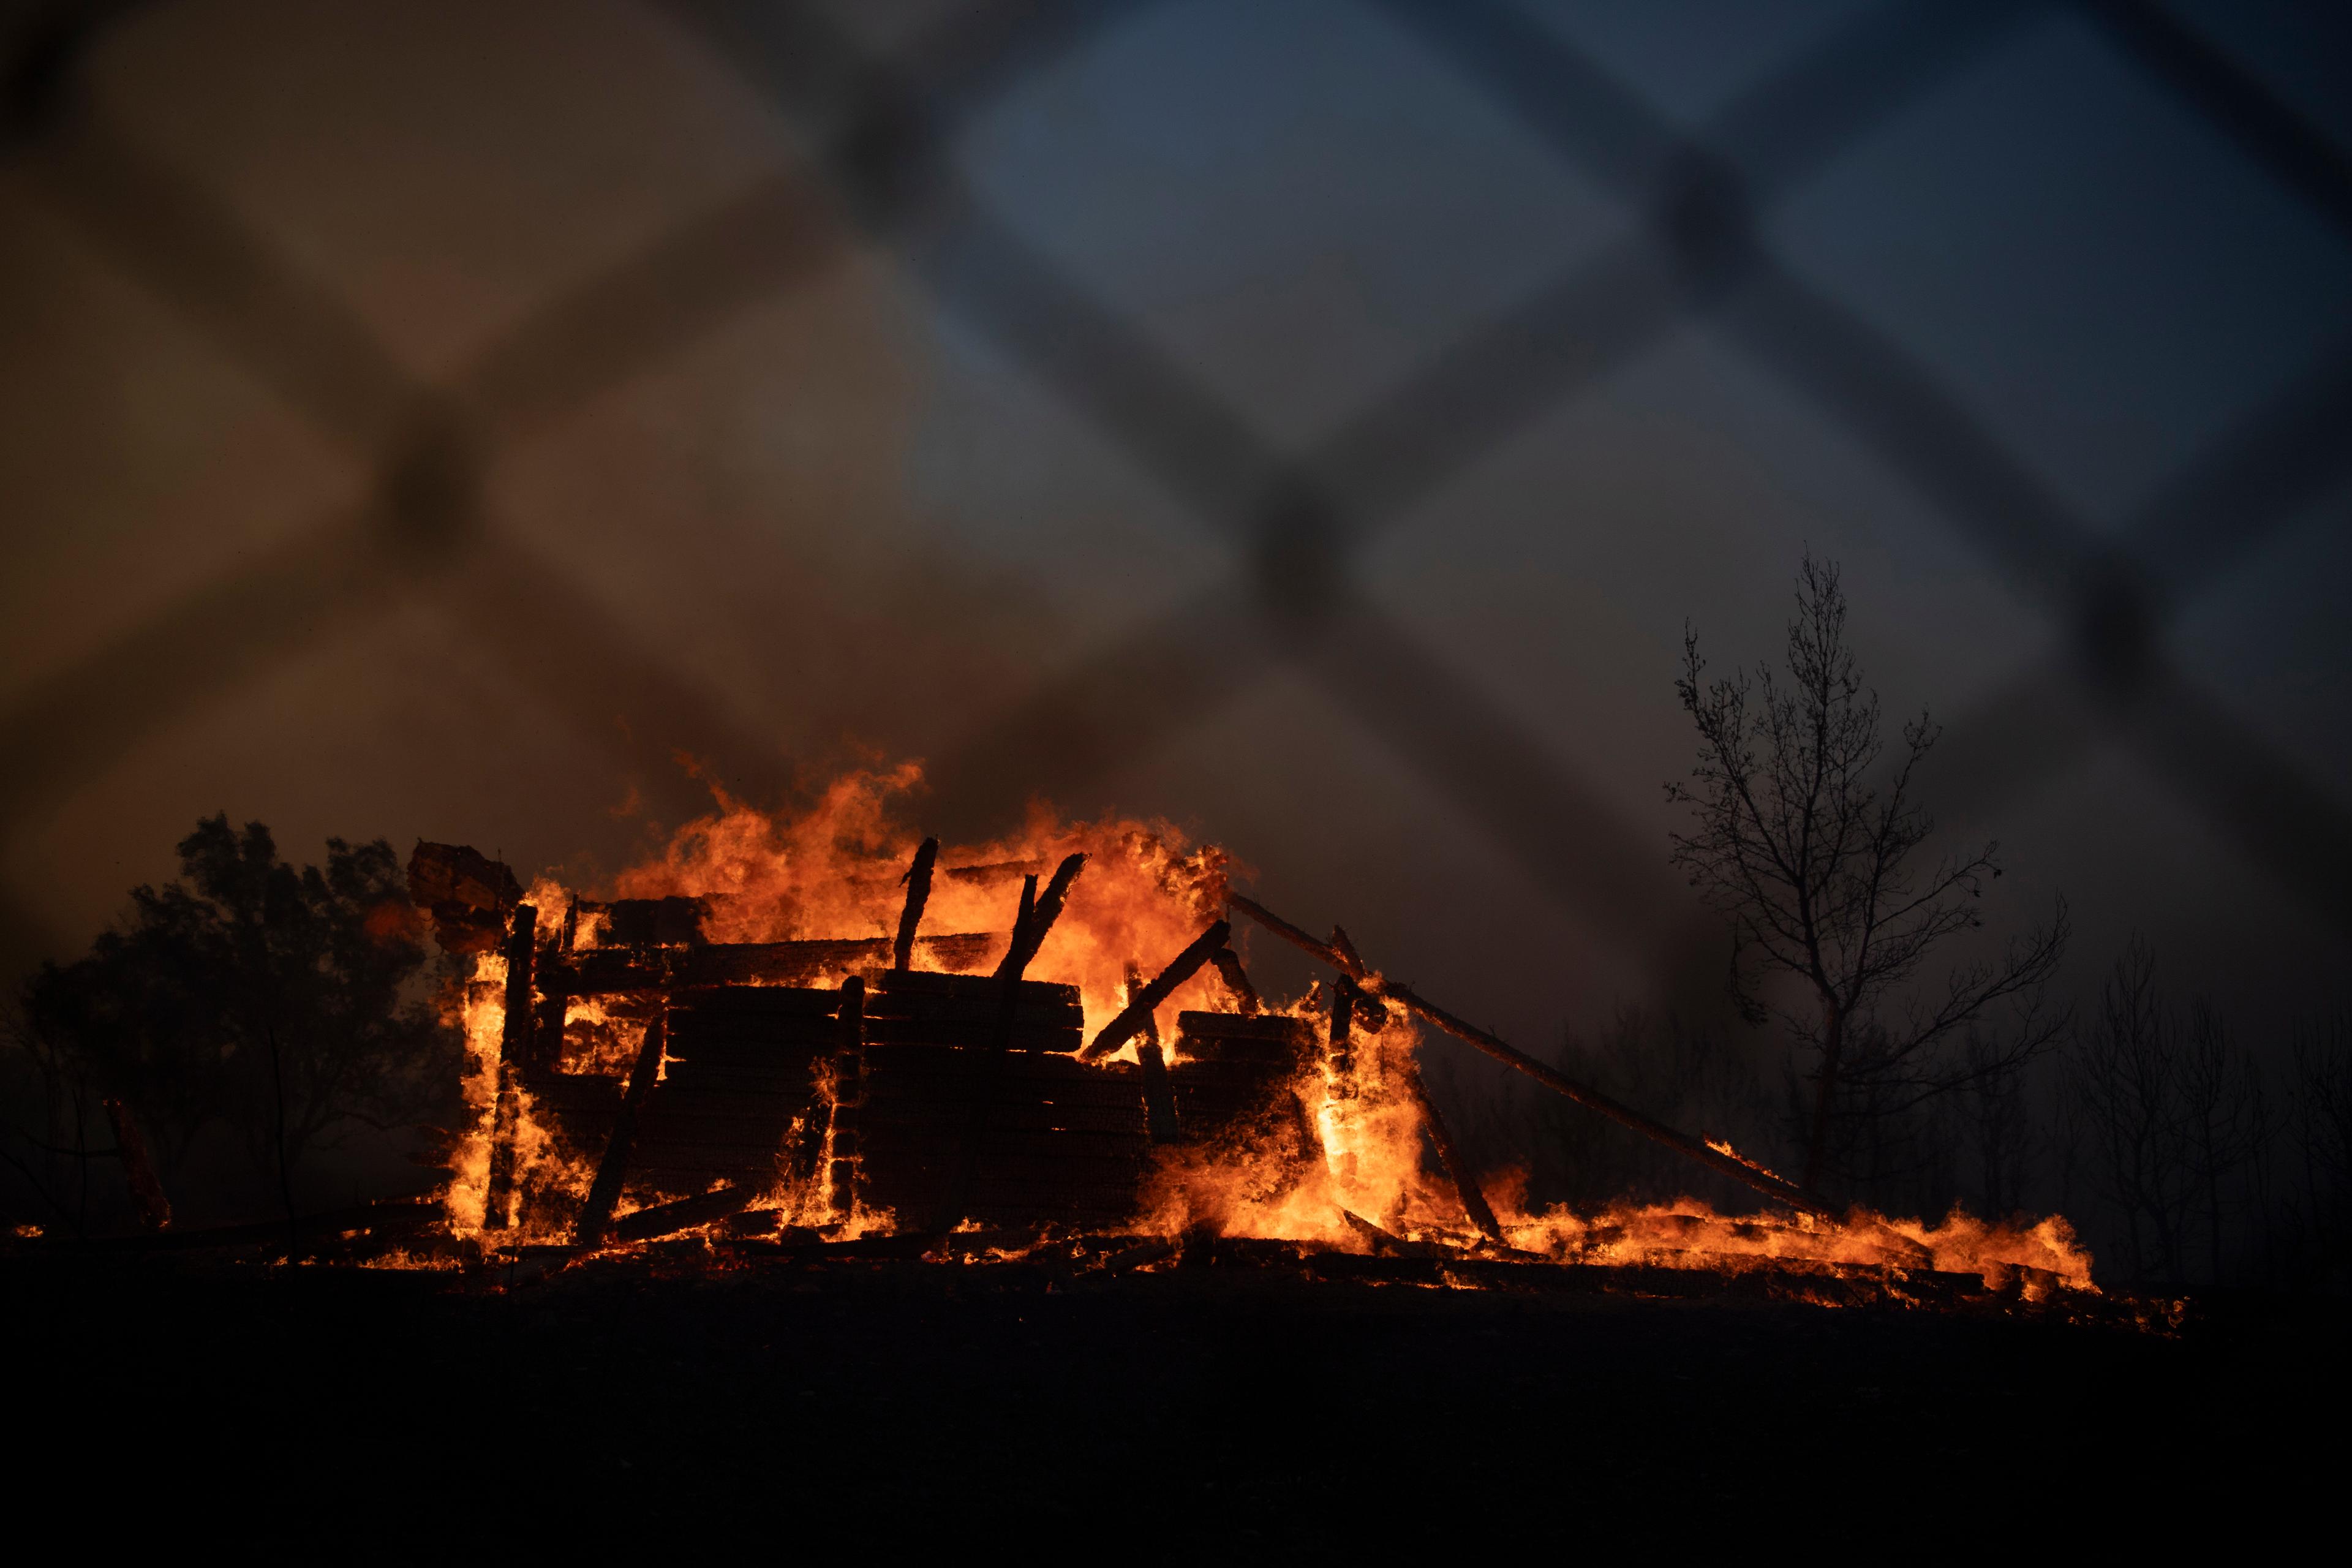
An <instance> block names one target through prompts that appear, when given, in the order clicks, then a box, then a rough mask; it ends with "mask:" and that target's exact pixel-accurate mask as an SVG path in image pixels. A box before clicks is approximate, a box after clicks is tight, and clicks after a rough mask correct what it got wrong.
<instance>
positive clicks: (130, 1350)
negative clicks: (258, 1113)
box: [0, 1256, 2352, 1563]
mask: <svg viewBox="0 0 2352 1568" xmlns="http://www.w3.org/2000/svg"><path fill="white" fill-rule="evenodd" d="M0 1289H5V1306H6V1310H5V1322H6V1325H7V1333H8V1346H9V1349H8V1354H9V1373H8V1383H7V1387H6V1401H7V1410H8V1418H9V1421H10V1424H11V1425H12V1426H14V1427H15V1429H16V1434H17V1439H16V1445H13V1446H15V1447H16V1448H17V1456H18V1457H17V1458H14V1459H12V1460H10V1461H9V1463H8V1465H7V1467H6V1470H5V1473H6V1474H7V1476H8V1477H9V1481H10V1486H9V1488H8V1490H9V1491H10V1492H12V1493H14V1494H15V1495H14V1496H13V1498H12V1499H11V1500H10V1503H9V1517H10V1518H11V1520H12V1521H13V1531H14V1532H16V1539H17V1540H18V1542H20V1544H21V1543H23V1542H26V1540H28V1539H29V1537H27V1536H26V1534H24V1533H22V1532H23V1531H31V1530H33V1529H35V1528H36V1527H37V1526H39V1525H43V1524H48V1523H54V1524H56V1525H58V1526H62V1527H65V1528H67V1529H68V1530H70V1531H73V1532H74V1533H75V1535H76V1536H78V1537H79V1540H80V1542H82V1546H81V1548H80V1550H81V1552H86V1553H87V1554H89V1555H92V1556H94V1557H95V1558H97V1559H98V1560H101V1561H107V1560H114V1559H115V1558H116V1557H117V1556H118V1555H119V1554H120V1552H121V1551H122V1550H123V1549H125V1548H128V1547H131V1546H133V1545H136V1544H139V1543H141V1542H145V1541H147V1540H149V1539H152V1538H160V1539H162V1540H163V1542H167V1543H168V1544H169V1547H170V1548H171V1550H172V1552H173V1559H175V1560H176V1559H178V1558H181V1557H185V1558H186V1559H187V1560H189V1561H200V1560H202V1557H201V1556H200V1555H199V1549H200V1548H204V1547H206V1546H212V1547H215V1548H217V1547H219V1546H229V1547H256V1548H273V1554H276V1551H277V1550H288V1549H290V1550H300V1551H303V1552H305V1554H306V1555H311V1556H320V1557H326V1558H330V1559H338V1560H340V1559H343V1558H349V1557H390V1558H395V1559H398V1560H403V1561H427V1560H444V1559H454V1560H458V1561H471V1560H479V1559H480V1558H482V1557H485V1556H488V1555H490V1554H492V1553H494V1552H501V1551H505V1550H506V1549H508V1548H509V1546H510V1545H511V1546H519V1547H520V1548H521V1550H520V1552H512V1553H510V1554H511V1555H516V1556H521V1557H525V1558H530V1559H538V1558H541V1557H543V1556H548V1555H555V1554H557V1548H559V1547H562V1546H569V1545H574V1544H579V1543H585V1544H586V1545H587V1547H588V1548H589V1550H588V1551H587V1552H584V1553H577V1552H567V1553H564V1554H565V1555H572V1556H577V1557H580V1558H581V1559H582V1560H585V1561H609V1560H615V1559H617V1558H619V1557H621V1556H624V1555H626V1556H629V1557H630V1558H632V1559H633V1560H635V1559H636V1558H639V1557H643V1556H645V1553H643V1552H638V1551H636V1550H635V1549H634V1543H635V1542H638V1541H640V1540H650V1541H651V1542H654V1543H655V1555H654V1556H653V1557H651V1558H649V1559H647V1560H649V1561H667V1560H669V1559H670V1558H671V1557H672V1556H677V1557H684V1556H686V1555H688V1552H695V1553H696V1554H707V1553H705V1552H703V1551H702V1547H703V1543H706V1542H715V1541H719V1540H722V1539H723V1540H724V1541H726V1542H729V1543H730V1547H731V1548H733V1549H735V1550H741V1551H743V1552H746V1554H749V1555H756V1557H757V1558H759V1559H760V1560H763V1561H770V1560H777V1559H782V1558H793V1557H799V1556H803V1555H822V1556H832V1557H843V1556H847V1557H850V1558H852V1559H856V1558H858V1557H862V1556H865V1555H868V1554H871V1555H874V1556H880V1557H887V1556H890V1555H892V1554H893V1552H894V1549H895V1548H897V1547H898V1546H899V1545H901V1544H903V1543H905V1542H909V1541H911V1540H913V1539H915V1538H917V1537H923V1536H937V1535H940V1534H944V1535H945V1536H946V1537H947V1538H948V1540H949V1542H950V1551H952V1552H953V1553H954V1556H953V1558H952V1559H951V1560H953V1561H963V1560H965V1559H968V1558H971V1557H980V1556H989V1557H993V1556H996V1555H1007V1554H1017V1555H1020V1556H1024V1557H1033V1558H1045V1559H1060V1558H1064V1557H1068V1556H1076V1555H1079V1554H1084V1555H1087V1556H1094V1557H1108V1558H1110V1559H1113V1560H1119V1561H1139V1562H1178V1563H1190V1562H1204V1563H1206V1562H1229V1561H1252V1560H1261V1559H1263V1560H1287V1561H1319V1560H1326V1559H1329V1558H1333V1557H1339V1556H1353V1557H1369V1558H1370V1559H1372V1560H1382V1559H1386V1558H1391V1557H1395V1556H1398V1555H1401V1554H1404V1553H1406V1552H1412V1554H1413V1555H1415V1556H1424V1557H1426V1556H1430V1555H1431V1553H1432V1552H1433V1551H1435V1552H1442V1553H1444V1555H1446V1556H1451V1555H1454V1554H1455V1553H1457V1552H1463V1551H1471V1550H1476V1551H1483V1552H1492V1551H1500V1550H1511V1551H1538V1552H1544V1553H1547V1554H1568V1553H1574V1552H1578V1551H1579V1550H1580V1549H1583V1550H1587V1551H1589V1550H1591V1549H1593V1548H1596V1547H1601V1546H1615V1545H1618V1544H1621V1543H1624V1542H1628V1541H1629V1540H1630V1541H1631V1542H1633V1543H1634V1544H1635V1545H1636V1546H1637V1547H1640V1548H1642V1549H1643V1550H1644V1551H1645V1554H1647V1553H1650V1552H1662V1553H1664V1554H1666V1555H1667V1556H1668V1557H1669V1558H1670V1559H1671V1560H1675V1561H1681V1560H1687V1559H1690V1558H1695V1557H1698V1556H1700V1555H1703V1554H1704V1555H1708V1556H1716V1555H1723V1554H1731V1555H1734V1556H1737V1557H1739V1558H1747V1557H1749V1556H1759V1555H1762V1556H1769V1557H1771V1558H1775V1559H1777V1558H1780V1557H1782V1556H1785V1555H1788V1554H1790V1553H1791V1552H1807V1551H1813V1550H1819V1549H1822V1547H1824V1546H1826V1545H1828V1544H1829V1543H1831V1542H1839V1541H1851V1540H1852V1539H1853V1538H1854V1537H1857V1536H1860V1537H1864V1538H1865V1539H1866V1540H1867V1542H1869V1543H1870V1545H1871V1549H1872V1550H1873V1552H1874V1556H1876V1555H1884V1554H1885V1553H1887V1552H1892V1553H1893V1554H1894V1555H1895V1556H1896V1557H1898V1558H1910V1557H1915V1556H1918V1555H1920V1554H1922V1553H1927V1554H1932V1555H1935V1556H1937V1557H1941V1556H1943V1555H1945V1554H1947V1553H1957V1552H1967V1553H1969V1554H1970V1555H1971V1556H1977V1557H1979V1558H1984V1559H1989V1560H1991V1561H2011V1560H2017V1559H2022V1560H2026V1561H2033V1560H2038V1559H2040V1558H2041V1557H2042V1556H2043V1555H2045V1554H2046V1553H2047V1552H2049V1551H2050V1550H2051V1549H2052V1548H2053V1547H2056V1546H2058V1545H2060V1544H2062V1543H2064V1542H2071V1541H2074V1540H2076V1539H2081V1538H2084V1537H2088V1538H2090V1539H2092V1540H2095V1541H2103V1542H2112V1543H2117V1544H2122V1543H2126V1542H2142V1543H2146V1542H2155V1543H2157V1544H2160V1545H2161V1544H2170V1545H2173V1546H2175V1547H2179V1546H2185V1545H2186V1544H2188V1542H2189V1540H2190V1539H2191V1537H2189V1536H2188V1535H2185V1534H2183V1533H2182V1532H2184V1531H2194V1530H2197V1529H2198V1528H2199V1527H2200V1526H2203V1525H2211V1524H2218V1525H2220V1526H2221V1527H2223V1528H2226V1529H2227V1530H2228V1531H2230V1533H2231V1537H2232V1538H2234V1540H2235V1541H2236V1542H2237V1548H2236V1551H2235V1552H2233V1555H2242V1556H2252V1557H2255V1558H2258V1559H2259V1558H2263V1557H2268V1556H2272V1555H2274V1554H2275V1549H2276V1548H2278V1547H2280V1546H2283V1545H2284V1544H2285V1543H2286V1542H2287V1541H2288V1540H2289V1539H2290V1538H2291V1535H2292V1533H2293V1532H2294V1531H2296V1529H2297V1527H2298V1524H2299V1522H2300V1521H2303V1519H2304V1517H2305V1516H2306V1515H2318V1514H2321V1513H2323V1512H2325V1513H2327V1514H2335V1513H2336V1510H2338V1509H2339V1508H2340V1504H2341V1499H2342V1495H2343V1489H2344V1486H2345V1483H2346V1481H2347V1473H2346V1468H2345V1463H2344V1461H2345V1456H2346V1447H2345V1441H2344V1438H2343V1436H2342V1431H2343V1424H2344V1421H2345V1417H2346V1412H2347V1405H2346V1401H2345V1394H2347V1342H2346V1337H2345V1331H2346V1330H2347V1326H2352V1322H2347V1314H2346V1313H2345V1312H2344V1310H2342V1309H2341V1308H2340V1307H2336V1306H2312V1305H2305V1306H2286V1305H2282V1304H2278V1303H2267V1304H2265V1303H2251V1302H2240V1303H2222V1304H2213V1305H2209V1306H2208V1307H2207V1308H2205V1309H2204V1310H2203V1311H2202V1314H2201V1316H2200V1317H2198V1318H2196V1319H2192V1321H2191V1322H2190V1323H2189V1327H2188V1328H2187V1330H2186V1331H2184V1332H2183V1333H2182V1334H2180V1335H2179V1336H2178V1337H2175V1338H2158V1337H2153V1336H2149V1335H2145V1334H2140V1333H2135V1332H2131V1331H2122V1330H2117V1329H2113V1328H2081V1327H2068V1326H2065V1325H2063V1324H2057V1323H2051V1322H2033V1321H2000V1320H1990V1319H1982V1318H1967V1317H1951V1316H1943V1315H1937V1314H1931V1313H1925V1312H1919V1311H1910V1310H1895V1309H1860V1310H1831V1309H1824V1308H1820V1307H1809V1306H1799V1305H1782V1304H1774V1303H1769V1302H1749V1303H1731V1302H1722V1301H1717V1302H1705V1301H1700V1302H1693V1301H1669V1300H1642V1299H1636V1298H1629V1297H1624V1296H1591V1295H1583V1296H1569V1297H1529V1296H1513V1295H1506V1294H1500V1293H1490V1292H1475V1291H1447V1290H1433V1289H1414V1288H1410V1287H1400V1286H1392V1285H1391V1286H1370V1285H1363V1284H1355V1283H1344V1282H1336V1281H1312V1280H1306V1279H1296V1278H1268V1277H1262V1276H1249V1277H1239V1276H1226V1275H1223V1274H1222V1273H1221V1272H1219V1271H1213V1270H1212V1271H1208V1272H1205V1273H1202V1272H1177V1273H1170V1274H1161V1275H1139V1276H1129V1277H1127V1278H1125V1279H1100V1280H1096V1281H1093V1282H1091V1283H1089V1282H1088V1281H1086V1280H1079V1281H1076V1282H1072V1281H1063V1282H1061V1283H1060V1284H1057V1285H1056V1286H1055V1289H1053V1290H1052V1291H1051V1292H1048V1290H1047V1289H1046V1281H1045V1279H1044V1278H1043V1277H1042V1276H1037V1275H1033V1274H1029V1273H1026V1272H1024V1270H1023V1269H1021V1268H991V1269H984V1270H983V1269H974V1268H961V1269H958V1268H939V1267H927V1266H922V1265H913V1264H897V1265H881V1266H877V1265H864V1266H839V1267H827V1268H823V1269H809V1268H792V1269H787V1268H749V1269H743V1270H739V1271H735V1272H726V1273H709V1272H701V1271H688V1272H684V1273H679V1274H676V1275H673V1276H672V1277H668V1278H660V1277H656V1275H655V1274H654V1273H653V1272H652V1271H650V1270H649V1269H648V1268H646V1266H645V1265H643V1264H631V1265H626V1266H623V1265H617V1264H608V1265H599V1266H595V1267H590V1268H575V1269H573V1270H572V1271H570V1272H567V1273H564V1274H562V1275H559V1276H557V1277H556V1278H554V1279H549V1280H546V1281H543V1282H541V1283H537V1284H531V1285H518V1286H516V1287H515V1288H512V1289H486V1288H485V1287H483V1286H482V1285H481V1284H479V1283H475V1284H472V1285H466V1284H462V1283H460V1282H458V1281H457V1280H455V1279H452V1278H450V1277H447V1276H434V1275H425V1274H399V1273H383V1272H363V1271H359V1270H352V1269H347V1268H332V1269H330V1268H297V1269H289V1268H265V1267H244V1268H238V1267H231V1266H226V1265H222V1264H218V1263H214V1264H209V1265H204V1266H197V1265H193V1264H188V1263H184V1262H173V1261H169V1260H162V1259H154V1258H148V1259H138V1260H128V1259H117V1260H102V1259H90V1258H56V1257H48V1258H31V1257H24V1256H18V1257H16V1258H0ZM2339 1517H2340V1516H2339ZM2331 1533H2333V1532H2332V1531H2331ZM625 1546H627V1547H628V1548H629V1549H628V1550H626V1551H625ZM205 1554H206V1555H208V1553H205ZM732 1554H734V1552H733V1551H732V1550H730V1555H732Z"/></svg>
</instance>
